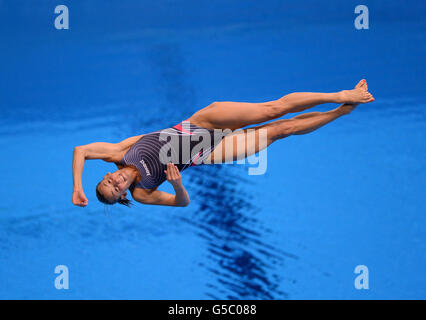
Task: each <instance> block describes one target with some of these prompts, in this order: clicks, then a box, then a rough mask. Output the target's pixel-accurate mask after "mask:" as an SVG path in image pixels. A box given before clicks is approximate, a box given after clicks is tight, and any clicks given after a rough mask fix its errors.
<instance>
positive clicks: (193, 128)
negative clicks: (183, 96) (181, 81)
mask: <svg viewBox="0 0 426 320" xmlns="http://www.w3.org/2000/svg"><path fill="white" fill-rule="evenodd" d="M372 101H374V98H373V96H372V95H371V94H370V93H369V92H368V87H367V82H366V81H365V80H364V79H363V80H361V81H360V82H359V83H358V84H357V85H356V86H355V88H354V89H352V90H343V91H340V92H335V93H313V92H296V93H291V94H288V95H286V96H283V97H282V98H280V99H278V100H274V101H268V102H263V103H247V102H230V101H224V102H213V103H212V104H210V105H209V106H207V107H205V108H203V109H201V110H199V111H198V112H196V113H195V114H193V115H192V116H191V117H190V118H189V119H187V120H186V121H184V122H182V123H180V124H178V125H176V126H174V127H173V128H168V129H165V130H162V131H156V132H153V133H149V134H144V135H139V136H134V137H130V138H128V139H125V140H123V141H121V142H119V143H106V142H95V143H90V144H87V145H84V146H78V147H75V148H74V153H73V165H72V169H73V195H72V202H73V204H75V205H77V206H81V207H85V206H87V204H88V200H87V198H86V196H85V194H84V192H83V184H82V173H83V167H84V161H85V160H89V159H101V160H104V161H107V162H113V163H114V164H115V165H116V166H117V167H118V170H117V171H115V172H114V173H109V172H108V173H107V174H106V175H105V176H104V177H103V179H102V180H101V181H100V182H99V183H98V185H97V186H96V195H97V197H98V199H99V200H100V201H101V202H103V203H105V204H114V203H117V202H118V203H120V204H124V205H127V206H129V205H130V200H128V199H127V198H126V196H127V190H129V191H130V193H131V195H132V197H133V199H134V200H135V201H138V202H141V203H144V204H156V205H166V206H179V207H183V206H187V205H188V204H189V196H188V193H187V192H186V190H185V188H184V186H183V185H182V178H181V175H180V171H183V170H185V169H186V168H188V167H189V166H191V165H198V164H202V163H223V162H226V161H229V158H226V159H225V157H226V150H225V145H229V143H230V145H231V146H234V147H233V148H232V154H231V158H232V159H241V158H244V157H248V156H250V155H251V154H254V153H257V152H259V151H261V150H262V149H264V148H265V147H267V146H269V145H270V144H271V143H272V142H274V141H276V140H279V139H282V138H285V137H288V136H291V135H301V134H306V133H309V132H312V131H314V130H316V129H318V128H320V127H322V126H323V125H325V124H327V123H329V122H331V121H333V120H335V119H337V118H339V117H341V116H343V115H346V114H349V113H350V112H351V111H352V110H353V109H354V108H355V107H356V106H357V105H358V104H360V103H368V102H372ZM323 103H340V104H341V106H339V107H338V108H336V109H334V110H331V111H327V112H311V113H305V114H301V115H298V116H296V117H293V118H290V119H285V120H276V121H273V122H269V123H266V124H263V125H260V126H257V127H253V128H249V129H242V130H236V129H240V128H243V127H246V126H248V125H252V124H259V123H262V122H267V121H269V120H273V119H276V118H279V117H281V116H283V115H285V114H287V113H294V112H300V111H303V110H306V109H308V108H312V107H314V106H316V105H318V104H323ZM217 129H221V130H226V129H231V130H236V131H234V132H232V133H230V134H227V135H225V136H222V137H221V138H220V139H216V138H215V136H214V132H215V131H216V130H217ZM250 129H251V130H252V131H251V132H254V133H255V134H250V135H249V134H248V130H250ZM260 129H264V130H263V131H264V132H265V131H266V141H265V143H261V141H260V134H259V132H260V131H261V130H260ZM228 132H229V130H228ZM206 134H207V135H206ZM242 135H243V136H244V138H243V139H245V144H244V148H238V147H237V143H238V141H241V140H240V139H239V138H241V137H242ZM167 137H168V138H170V139H168V138H167ZM186 137H190V138H191V140H190V142H189V144H188V145H189V147H188V148H185V147H184V141H183V139H185V138H186ZM200 137H202V139H201V141H203V140H205V141H210V139H208V138H213V141H212V142H211V141H210V142H209V143H208V145H207V146H206V145H205V144H204V147H202V149H201V150H198V149H197V146H196V144H194V143H193V142H194V141H195V142H197V141H198V140H200V139H199V138H200ZM172 138H177V140H174V141H175V142H176V141H177V144H176V143H175V145H174V147H173V145H172V147H171V148H164V146H165V145H166V144H167V143H168V141H170V140H171V139H172ZM205 138H207V139H205ZM241 149H242V150H241ZM197 151H198V152H197ZM171 153H173V155H172V156H171ZM188 153H189V155H188ZM176 155H177V156H176ZM185 155H186V156H188V157H187V159H186V161H183V160H182V157H184V156H185ZM167 157H169V158H167ZM170 157H171V158H173V159H174V161H168V162H166V161H163V159H165V158H167V159H170ZM176 160H177V161H176ZM165 180H167V181H169V182H170V183H171V184H172V186H173V188H174V190H175V194H174V195H173V194H170V193H166V192H163V191H159V190H157V188H158V186H159V185H160V184H161V183H163V182H164V181H165Z"/></svg>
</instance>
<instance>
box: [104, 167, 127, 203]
mask: <svg viewBox="0 0 426 320" xmlns="http://www.w3.org/2000/svg"><path fill="white" fill-rule="evenodd" d="M131 184H132V179H131V176H130V175H129V173H128V172H127V171H126V170H123V169H120V170H117V171H115V172H113V173H110V172H108V173H107V174H106V175H105V176H104V178H103V179H102V181H101V183H100V184H99V187H98V189H99V191H100V192H101V193H102V195H103V196H104V197H105V198H106V199H108V200H110V201H111V202H113V201H115V200H117V199H119V198H124V197H125V196H126V194H127V192H126V190H127V189H128V188H129V186H130V185H131Z"/></svg>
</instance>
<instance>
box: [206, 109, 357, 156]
mask: <svg viewBox="0 0 426 320" xmlns="http://www.w3.org/2000/svg"><path fill="white" fill-rule="evenodd" d="M355 108H356V105H350V104H343V105H341V106H340V107H338V108H336V109H334V110H331V111H327V112H310V113H306V114H302V115H298V116H296V117H293V118H291V119H285V120H276V121H274V122H270V123H267V124H264V125H261V126H258V127H254V128H249V129H244V130H237V131H236V132H234V133H233V134H231V135H229V136H227V137H225V138H224V139H223V140H222V142H221V143H220V144H219V145H218V146H217V148H216V149H215V151H214V152H213V153H212V154H211V155H210V157H209V159H208V160H207V161H206V162H207V163H209V162H211V163H213V162H215V163H222V162H226V161H230V160H237V159H242V158H244V157H248V156H251V155H252V154H254V153H257V152H259V151H261V150H262V149H264V148H266V147H267V146H269V145H270V144H271V143H273V142H274V141H277V140H279V139H282V138H285V137H288V136H291V135H301V134H306V133H309V132H312V131H315V130H317V129H318V128H321V127H322V126H324V125H326V124H327V123H330V122H332V121H334V120H336V119H337V118H339V117H341V116H343V115H346V114H349V113H350V112H351V111H352V110H353V109H355ZM260 129H265V130H266V133H267V134H266V137H267V141H266V143H260V135H259V133H260ZM249 130H255V134H254V135H253V134H252V135H249V134H248V132H249ZM243 136H244V137H243ZM240 139H244V142H245V144H244V149H243V150H241V148H238V143H241V140H240ZM230 140H232V142H230ZM231 145H232V150H230V149H229V146H231ZM227 148H228V150H227ZM230 153H231V154H232V156H230ZM215 158H216V160H215ZM217 159H220V160H217Z"/></svg>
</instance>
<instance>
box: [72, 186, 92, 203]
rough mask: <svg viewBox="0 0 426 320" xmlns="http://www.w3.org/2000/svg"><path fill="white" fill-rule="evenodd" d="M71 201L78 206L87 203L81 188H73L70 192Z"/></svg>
mask: <svg viewBox="0 0 426 320" xmlns="http://www.w3.org/2000/svg"><path fill="white" fill-rule="evenodd" d="M72 203H74V204H75V205H76V206H79V207H85V206H87V205H88V203H89V200H87V198H86V196H85V194H84V192H83V190H74V191H73V193H72Z"/></svg>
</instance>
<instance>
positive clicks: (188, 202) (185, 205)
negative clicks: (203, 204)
mask: <svg viewBox="0 0 426 320" xmlns="http://www.w3.org/2000/svg"><path fill="white" fill-rule="evenodd" d="M190 203H191V201H190V200H188V201H185V202H182V203H179V204H178V205H177V207H187V206H189V204H190Z"/></svg>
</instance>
